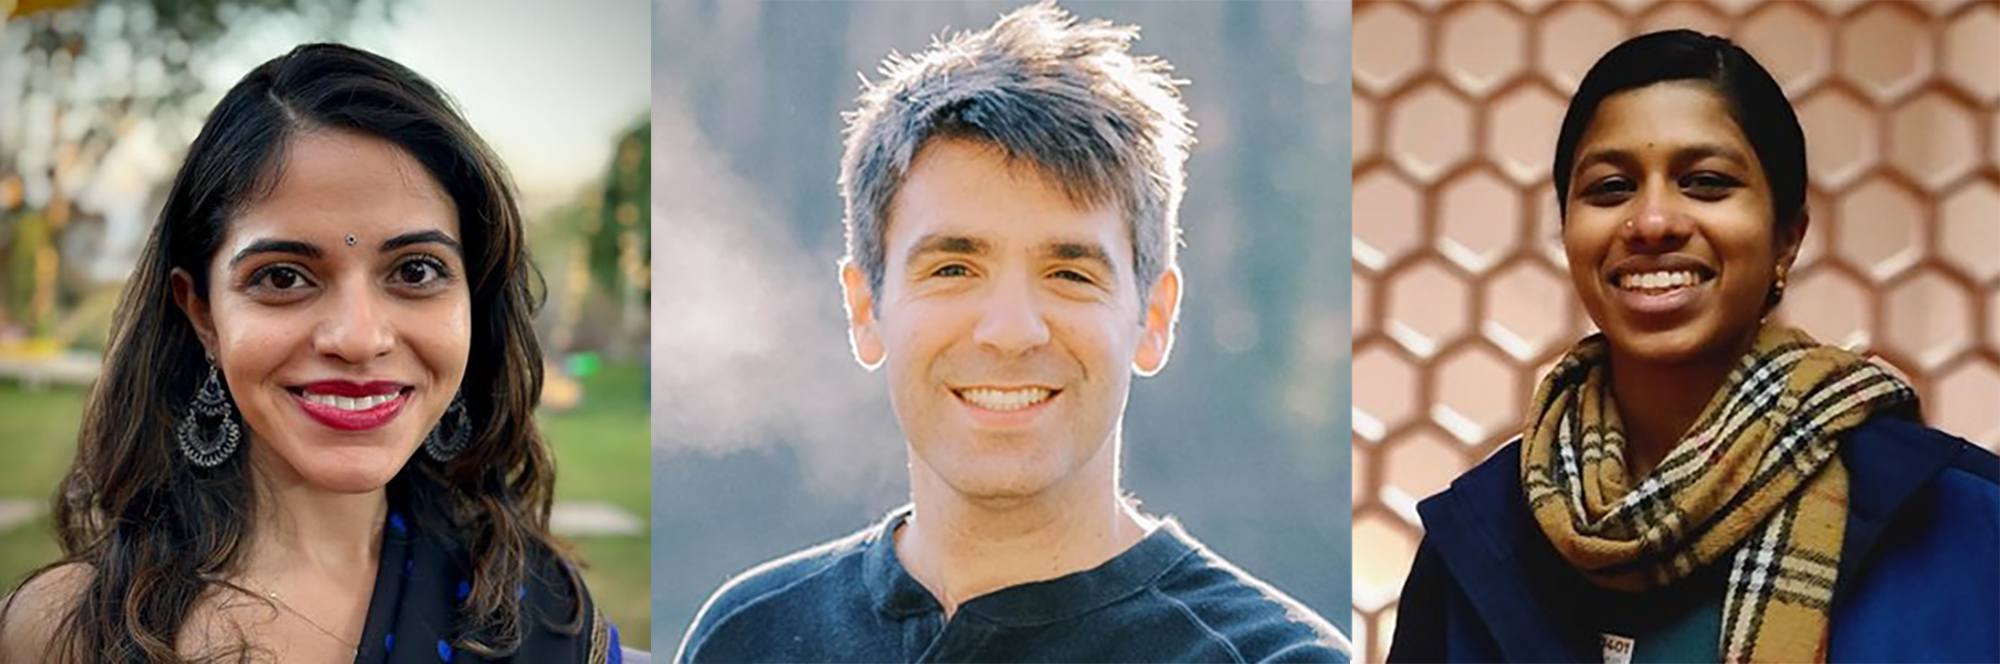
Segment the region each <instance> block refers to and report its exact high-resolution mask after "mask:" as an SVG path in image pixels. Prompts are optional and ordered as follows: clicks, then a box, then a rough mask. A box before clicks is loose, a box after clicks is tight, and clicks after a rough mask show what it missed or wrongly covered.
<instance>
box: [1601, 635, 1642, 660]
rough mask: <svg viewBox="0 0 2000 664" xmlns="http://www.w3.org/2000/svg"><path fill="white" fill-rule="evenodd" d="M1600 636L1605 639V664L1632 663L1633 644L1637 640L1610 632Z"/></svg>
mask: <svg viewBox="0 0 2000 664" xmlns="http://www.w3.org/2000/svg"><path fill="white" fill-rule="evenodd" d="M1598 636H1599V637H1601V638H1602V639H1603V641H1604V664H1632V646H1633V645H1634V644H1636V643H1638V642H1637V641H1633V640H1632V637H1629V636H1619V635H1617V634H1612V633H1610V632H1605V633H1601V634H1599V635H1598Z"/></svg>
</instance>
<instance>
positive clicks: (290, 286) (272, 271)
mask: <svg viewBox="0 0 2000 664" xmlns="http://www.w3.org/2000/svg"><path fill="white" fill-rule="evenodd" d="M248 285H249V286H250V287H252V288H257V289H261V290H273V291H288V290H294V289H298V288H302V287H305V286H310V285H311V284H310V283H307V282H306V277H305V275H303V274H300V273H299V271H298V270H296V269H294V268H291V267H289V266H284V265H273V266H270V267H266V268H264V269H261V270H258V271H256V272H255V273H253V274H251V275H250V281H249V282H248Z"/></svg>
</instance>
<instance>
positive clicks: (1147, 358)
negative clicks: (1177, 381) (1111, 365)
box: [1132, 267, 1181, 376]
mask: <svg viewBox="0 0 2000 664" xmlns="http://www.w3.org/2000/svg"><path fill="white" fill-rule="evenodd" d="M1180 315H1181V269H1180V268H1179V267H1169V268H1167V271H1166V272H1164V273H1161V274H1160V278H1159V280H1158V281H1155V282H1153V289H1152V290H1151V291H1149V292H1148V293H1147V294H1146V318H1145V321H1144V323H1143V325H1144V327H1145V329H1144V330H1141V331H1140V337H1139V352H1138V353H1137V354H1136V355H1133V356H1132V370H1133V371H1135V372H1138V374H1139V375H1141V376H1151V375H1153V374H1156V373H1159V372H1160V370H1161V369H1165V368H1166V367H1167V356H1168V355H1171V354H1173V351H1174V323H1175V322H1176V321H1178V320H1179V319H1180Z"/></svg>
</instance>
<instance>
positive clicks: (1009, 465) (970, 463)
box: [932, 453, 1071, 501]
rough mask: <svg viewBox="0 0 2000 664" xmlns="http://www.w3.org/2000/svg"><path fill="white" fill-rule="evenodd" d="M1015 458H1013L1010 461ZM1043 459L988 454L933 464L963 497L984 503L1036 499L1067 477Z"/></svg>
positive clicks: (947, 482)
mask: <svg viewBox="0 0 2000 664" xmlns="http://www.w3.org/2000/svg"><path fill="white" fill-rule="evenodd" d="M1008 457H1012V458H1008ZM1056 465H1057V464H1054V463H1051V460H1050V459H1047V458H1045V457H1043V456H1042V455H1026V456H1022V455H1007V454H1004V453H999V454H996V453H987V454H980V455H966V456H965V457H963V458H960V459H956V460H952V461H947V462H945V463H943V464H934V465H932V468H933V469H935V471H936V472H937V473H938V475H939V476H940V477H942V478H943V479H944V482H945V484H947V485H950V486H951V488H952V491H954V492H957V493H958V494H959V495H961V496H965V497H967V498H973V499H981V500H1003V501H1004V500H1025V499H1029V498H1034V497H1036V496H1039V495H1041V494H1043V493H1046V492H1047V491H1048V490H1049V487H1052V486H1055V485H1056V484H1057V483H1058V482H1060V481H1061V480H1062V478H1064V477H1066V476H1068V472H1066V471H1069V470H1071V469H1066V468H1058V467H1055V466H1056Z"/></svg>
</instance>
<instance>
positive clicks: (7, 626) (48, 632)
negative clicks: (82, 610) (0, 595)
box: [0, 562, 97, 662]
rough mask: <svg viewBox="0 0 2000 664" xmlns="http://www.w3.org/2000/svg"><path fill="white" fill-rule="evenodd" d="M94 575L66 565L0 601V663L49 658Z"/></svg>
mask: <svg viewBox="0 0 2000 664" xmlns="http://www.w3.org/2000/svg"><path fill="white" fill-rule="evenodd" d="M96 574H97V570H96V568H93V567H91V566H90V565H89V564H87V563H80V562H79V563H66V564H62V565H57V566H55V567H51V568H48V569H47V570H43V571H42V572H40V573H38V574H36V575H34V576H33V577H30V578H29V579H28V580H27V581H26V582H23V583H22V584H21V587H19V588H15V589H14V592H12V593H10V594H8V595H7V597H6V599H4V600H0V661H9V662H34V661H46V660H48V659H49V658H48V657H47V655H48V647H49V645H50V642H51V641H52V640H53V639H54V638H55V633H56V626H57V625H60V624H61V623H62V620H63V619H64V618H66V617H67V616H68V615H69V613H70V611H71V609H74V608H75V607H76V602H77V598H78V597H79V596H81V595H82V594H83V591H84V588H86V587H88V586H89V585H90V581H91V579H92V578H94V577H95V575H96Z"/></svg>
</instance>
